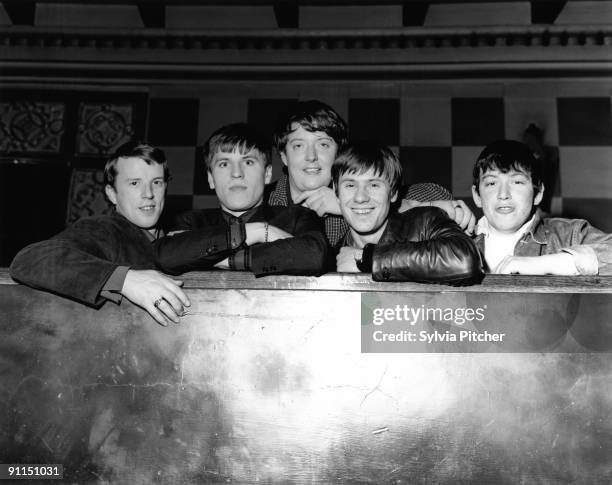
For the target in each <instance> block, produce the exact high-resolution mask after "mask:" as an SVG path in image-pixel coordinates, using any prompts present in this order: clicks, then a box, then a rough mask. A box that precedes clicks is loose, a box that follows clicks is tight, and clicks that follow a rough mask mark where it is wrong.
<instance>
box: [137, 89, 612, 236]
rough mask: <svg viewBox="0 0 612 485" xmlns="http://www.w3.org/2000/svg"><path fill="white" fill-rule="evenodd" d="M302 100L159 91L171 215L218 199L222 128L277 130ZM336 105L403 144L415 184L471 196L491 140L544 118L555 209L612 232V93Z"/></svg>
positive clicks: (361, 133)
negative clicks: (212, 145) (207, 150)
mask: <svg viewBox="0 0 612 485" xmlns="http://www.w3.org/2000/svg"><path fill="white" fill-rule="evenodd" d="M295 99H296V98H280V99H279V98H276V99H269V98H253V99H245V100H244V102H243V103H242V104H241V105H236V102H235V100H233V104H232V102H230V101H228V106H229V108H228V109H226V107H225V106H224V103H223V100H219V99H216V100H213V101H211V100H210V99H208V98H196V97H194V98H176V97H168V98H164V97H152V98H151V99H150V104H149V120H148V139H149V141H150V143H153V144H155V145H157V146H160V147H162V148H163V149H164V150H165V151H166V153H167V155H168V158H169V160H170V166H171V170H172V173H173V181H172V182H171V185H170V187H169V197H168V201H167V207H168V213H169V214H172V213H175V212H177V211H180V210H187V209H191V208H192V207H193V208H203V207H211V206H215V205H216V201H215V197H214V194H213V192H212V191H211V190H210V189H209V188H208V184H207V180H206V176H205V172H204V169H203V166H202V164H201V162H200V159H199V149H198V146H199V145H201V144H202V143H203V142H204V141H205V139H206V138H207V137H208V135H210V133H211V132H212V131H213V130H214V129H216V128H217V127H219V126H222V125H224V124H227V123H230V122H234V121H249V122H251V123H254V124H256V125H257V126H259V127H260V128H261V129H262V130H265V131H268V132H270V133H271V132H272V130H273V127H274V125H275V122H276V119H277V117H278V115H279V114H280V113H281V112H282V111H283V110H284V109H285V108H286V107H287V106H288V105H289V104H290V103H291V102H293V101H295ZM330 104H331V105H332V106H333V107H334V108H335V109H337V110H338V111H339V112H340V113H341V114H342V115H343V116H345V117H346V119H347V121H348V123H349V126H350V129H351V137H352V138H354V139H378V140H380V141H382V142H384V143H386V144H388V145H389V146H391V147H392V149H393V150H394V151H396V153H397V154H398V155H399V157H400V160H401V161H402V164H403V166H404V172H405V181H406V182H409V183H417V182H425V181H429V182H436V183H439V184H441V185H443V186H445V187H447V188H448V189H450V190H451V191H452V192H453V194H454V195H455V196H456V197H457V198H461V199H464V200H466V202H469V203H471V192H470V190H471V180H472V175H471V174H472V166H473V163H474V161H475V158H476V156H477V155H478V153H479V152H480V151H481V150H482V148H483V147H484V146H485V145H486V144H487V143H489V142H491V141H493V140H496V139H501V138H512V139H520V138H521V136H522V134H523V131H524V130H525V128H526V127H527V126H528V124H529V123H530V122H536V124H538V125H539V126H540V127H541V128H542V129H543V130H544V142H545V145H547V153H549V154H551V155H550V158H551V160H552V162H554V163H557V164H558V175H557V177H555V178H556V180H554V183H553V184H552V185H553V186H552V187H548V188H547V190H548V191H549V195H552V199H551V200H550V210H551V212H552V213H553V214H558V215H563V216H566V217H584V218H587V219H589V220H590V221H591V222H592V223H593V224H595V225H596V226H598V227H600V228H601V229H603V230H606V231H609V232H612V118H611V110H610V97H555V98H535V99H530V98H523V99H521V98H518V99H510V98H503V97H449V98H443V97H439V98H419V97H414V98H382V99H379V98H366V97H359V98H347V99H346V100H344V102H343V103H341V106H338V105H337V104H335V103H333V102H330ZM552 162H551V163H552ZM274 164H275V169H274V173H275V176H278V174H279V173H280V169H281V162H280V160H279V159H278V158H276V159H275V163H274Z"/></svg>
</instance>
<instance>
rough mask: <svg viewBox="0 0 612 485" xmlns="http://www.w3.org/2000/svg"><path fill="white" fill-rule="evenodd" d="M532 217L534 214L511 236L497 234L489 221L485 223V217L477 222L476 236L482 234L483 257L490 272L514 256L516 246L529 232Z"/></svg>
mask: <svg viewBox="0 0 612 485" xmlns="http://www.w3.org/2000/svg"><path fill="white" fill-rule="evenodd" d="M534 217H535V214H534V215H533V216H532V217H531V219H529V220H528V221H527V222H526V223H525V224H523V225H522V226H521V227H520V228H519V230H518V231H516V232H514V233H512V234H504V233H501V232H498V231H497V230H496V229H495V228H493V227H491V226H490V225H489V221H487V218H486V217H482V218H481V219H480V220H479V221H478V225H477V226H476V234H484V237H485V239H484V248H485V254H484V256H485V261H486V262H487V266H488V267H489V270H490V271H495V268H497V265H499V263H501V262H502V260H503V259H504V258H505V257H506V256H512V255H513V254H514V248H515V247H516V244H517V243H518V242H519V241H520V239H521V238H522V237H523V235H524V234H525V233H526V232H527V231H528V230H529V228H530V227H531V225H532V224H533V220H534Z"/></svg>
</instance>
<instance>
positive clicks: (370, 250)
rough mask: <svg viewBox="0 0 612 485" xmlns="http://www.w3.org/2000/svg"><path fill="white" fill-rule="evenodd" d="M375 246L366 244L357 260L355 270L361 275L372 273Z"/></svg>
mask: <svg viewBox="0 0 612 485" xmlns="http://www.w3.org/2000/svg"><path fill="white" fill-rule="evenodd" d="M374 249H376V244H366V245H365V246H364V248H363V251H362V253H361V259H360V260H357V269H358V270H359V271H361V272H362V273H371V272H372V258H373V256H374Z"/></svg>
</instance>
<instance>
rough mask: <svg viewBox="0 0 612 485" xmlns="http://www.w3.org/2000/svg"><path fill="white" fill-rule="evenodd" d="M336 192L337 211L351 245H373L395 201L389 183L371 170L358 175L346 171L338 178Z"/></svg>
mask: <svg viewBox="0 0 612 485" xmlns="http://www.w3.org/2000/svg"><path fill="white" fill-rule="evenodd" d="M337 193H338V199H339V200H340V210H341V212H342V215H343V216H344V219H346V222H347V223H348V225H349V226H350V228H351V232H352V233H353V236H354V239H355V242H357V243H358V244H359V243H360V242H361V243H363V244H366V243H377V242H378V240H379V239H380V236H381V235H382V233H383V231H384V229H385V226H386V222H387V217H388V215H389V208H390V206H391V203H392V202H395V201H396V200H397V194H396V193H392V191H391V186H390V185H389V182H388V181H387V180H386V179H385V178H384V177H383V176H382V175H378V174H377V173H375V172H374V170H372V169H370V170H368V171H367V172H364V173H360V174H358V173H355V172H346V173H344V174H342V175H340V177H339V178H338V186H337ZM361 245H362V244H360V246H361Z"/></svg>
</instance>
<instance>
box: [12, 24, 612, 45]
mask: <svg viewBox="0 0 612 485" xmlns="http://www.w3.org/2000/svg"><path fill="white" fill-rule="evenodd" d="M0 45H1V46H5V47H77V48H96V49H109V48H110V49H174V50H176V49H179V50H194V49H195V50H208V49H214V50H218V49H222V50H253V49H254V50H299V49H329V50H334V49H345V50H353V49H409V48H441V47H457V48H458V47H509V46H526V47H535V46H612V25H611V26H596V27H593V26H546V27H544V26H542V27H540V26H527V27H475V28H463V27H462V28H420V27H419V28H402V29H372V30H370V29H368V30H348V29H342V30H301V29H285V30H253V31H247V30H244V29H242V30H218V31H211V30H209V31H206V32H202V31H179V30H177V31H169V30H161V29H142V31H139V30H124V29H112V30H111V29H80V28H71V29H70V30H67V29H65V28H40V27H19V26H14V27H8V28H7V27H4V28H0Z"/></svg>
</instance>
